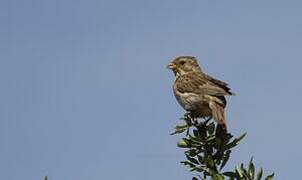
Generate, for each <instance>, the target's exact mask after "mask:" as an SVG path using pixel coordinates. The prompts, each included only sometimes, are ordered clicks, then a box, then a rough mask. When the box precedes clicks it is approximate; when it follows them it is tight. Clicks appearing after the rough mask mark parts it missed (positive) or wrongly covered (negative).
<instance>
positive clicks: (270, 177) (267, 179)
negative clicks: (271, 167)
mask: <svg viewBox="0 0 302 180" xmlns="http://www.w3.org/2000/svg"><path fill="white" fill-rule="evenodd" d="M274 175H275V174H274V173H273V174H271V175H269V176H267V177H266V178H265V180H272V179H273V177H274Z"/></svg>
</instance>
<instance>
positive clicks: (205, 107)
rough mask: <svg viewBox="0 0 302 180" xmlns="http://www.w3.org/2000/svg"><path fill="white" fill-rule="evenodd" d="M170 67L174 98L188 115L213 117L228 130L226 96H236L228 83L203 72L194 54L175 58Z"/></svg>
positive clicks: (195, 117) (194, 117)
mask: <svg viewBox="0 0 302 180" xmlns="http://www.w3.org/2000/svg"><path fill="white" fill-rule="evenodd" d="M167 68H168V69H170V70H172V71H173V73H174V75H175V80H174V83H173V92H174V95H175V98H176V100H177V102H178V103H179V104H180V105H181V106H182V107H183V108H184V109H185V110H186V111H187V112H188V113H189V115H190V116H191V117H192V118H193V119H197V118H209V119H211V118H213V119H214V121H216V122H217V123H218V125H220V126H221V127H222V128H223V129H224V130H227V123H226V118H225V111H224V109H225V107H226V104H227V101H226V98H225V96H231V95H235V94H234V93H233V92H231V89H230V88H229V87H228V84H227V83H225V82H223V81H221V80H218V79H215V78H213V77H211V76H210V75H208V74H206V73H204V72H203V70H202V68H201V67H200V66H199V64H198V62H197V59H196V58H195V57H194V56H179V57H176V58H175V59H173V60H172V61H171V62H170V63H169V64H168V66H167Z"/></svg>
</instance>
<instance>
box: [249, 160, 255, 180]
mask: <svg viewBox="0 0 302 180" xmlns="http://www.w3.org/2000/svg"><path fill="white" fill-rule="evenodd" d="M248 174H249V176H250V177H251V178H252V179H254V177H255V166H254V164H253V157H252V158H251V160H250V163H249V169H248Z"/></svg>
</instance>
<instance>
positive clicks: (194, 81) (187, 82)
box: [176, 73, 229, 96]
mask: <svg viewBox="0 0 302 180" xmlns="http://www.w3.org/2000/svg"><path fill="white" fill-rule="evenodd" d="M176 88H177V90H178V91H180V92H182V93H195V94H200V95H213V96H224V95H229V93H228V92H227V91H226V90H225V89H223V88H221V87H220V86H218V85H216V84H215V83H213V82H211V81H210V80H209V79H207V78H205V77H204V76H203V75H202V74H199V73H188V74H184V75H182V76H180V77H179V78H178V79H177V82H176Z"/></svg>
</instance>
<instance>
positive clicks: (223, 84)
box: [202, 73, 235, 95]
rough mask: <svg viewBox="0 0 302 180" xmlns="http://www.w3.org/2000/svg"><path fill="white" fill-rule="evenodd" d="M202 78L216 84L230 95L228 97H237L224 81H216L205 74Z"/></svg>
mask: <svg viewBox="0 0 302 180" xmlns="http://www.w3.org/2000/svg"><path fill="white" fill-rule="evenodd" d="M202 76H203V77H204V78H206V79H207V80H209V81H211V82H212V83H214V84H216V85H217V86H219V87H220V88H222V89H224V90H225V91H226V92H227V93H228V95H235V93H233V92H231V88H229V87H228V84H227V83H225V82H223V81H220V80H218V79H215V78H213V77H211V76H210V75H207V74H205V73H203V74H202Z"/></svg>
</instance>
